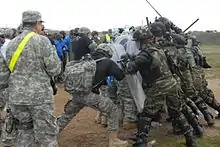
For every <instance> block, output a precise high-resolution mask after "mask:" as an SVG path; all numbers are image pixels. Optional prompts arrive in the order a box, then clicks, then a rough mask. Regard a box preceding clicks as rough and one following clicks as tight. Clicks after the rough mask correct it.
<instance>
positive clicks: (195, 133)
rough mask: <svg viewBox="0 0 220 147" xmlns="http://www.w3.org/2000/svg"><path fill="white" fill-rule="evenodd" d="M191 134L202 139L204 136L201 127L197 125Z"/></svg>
mask: <svg viewBox="0 0 220 147" xmlns="http://www.w3.org/2000/svg"><path fill="white" fill-rule="evenodd" d="M193 133H194V135H196V136H197V137H202V136H203V135H204V131H203V127H202V125H199V124H198V125H197V126H196V127H193Z"/></svg>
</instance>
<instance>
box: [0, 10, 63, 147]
mask: <svg viewBox="0 0 220 147" xmlns="http://www.w3.org/2000/svg"><path fill="white" fill-rule="evenodd" d="M42 22H43V21H42V19H41V14H40V13H39V12H37V11H25V12H23V14H22V23H23V32H22V33H21V34H20V35H18V36H17V37H16V38H14V39H13V40H12V41H11V42H10V43H9V44H8V47H7V52H6V60H5V62H3V61H2V60H1V61H2V62H0V66H1V72H0V81H1V82H2V81H4V82H2V83H1V84H0V90H2V89H3V88H6V87H7V90H8V92H9V93H10V95H9V99H8V104H9V109H10V110H11V115H12V116H13V117H14V119H13V124H14V123H15V125H16V128H17V129H18V136H17V143H18V146H27V147H32V146H36V143H37V142H38V143H39V144H41V145H42V146H53V147H58V142H57V133H58V127H57V124H56V117H55V114H54V108H53V106H54V101H53V90H52V87H51V85H50V77H52V76H55V75H58V74H59V73H60V69H61V66H60V62H59V58H58V56H57V54H56V51H55V49H54V48H53V47H52V45H51V43H50V41H49V40H48V39H47V38H46V37H44V36H41V35H38V34H34V35H33V36H32V37H31V38H30V40H29V41H28V43H27V44H26V46H25V47H24V49H23V51H22V54H21V55H20V57H19V58H18V61H17V63H16V65H15V68H14V69H12V70H11V69H10V71H9V70H8V69H9V68H8V65H9V63H10V61H11V59H12V57H13V54H14V52H15V51H16V49H17V47H18V45H19V44H20V43H21V41H22V40H23V39H24V37H25V36H26V35H27V34H29V33H30V32H36V33H40V32H41V30H42ZM14 120H16V121H14ZM13 124H12V125H13ZM7 127H10V126H7Z"/></svg>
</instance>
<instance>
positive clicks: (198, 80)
mask: <svg viewBox="0 0 220 147" xmlns="http://www.w3.org/2000/svg"><path fill="white" fill-rule="evenodd" d="M193 76H194V81H193V83H194V87H195V89H196V93H197V97H193V98H192V101H193V102H194V103H195V104H196V106H197V107H198V108H199V110H200V111H201V112H202V114H203V116H204V118H205V120H206V121H207V123H208V125H209V126H212V125H214V123H215V122H214V117H213V116H212V114H211V113H210V112H209V110H208V107H207V105H206V103H205V102H204V100H203V98H201V97H202V92H203V90H204V88H203V84H202V75H201V74H200V73H199V72H198V70H195V72H194V74H193Z"/></svg>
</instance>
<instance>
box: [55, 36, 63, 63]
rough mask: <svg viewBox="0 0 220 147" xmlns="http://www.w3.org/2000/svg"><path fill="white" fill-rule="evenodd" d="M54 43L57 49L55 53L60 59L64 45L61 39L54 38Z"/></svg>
mask: <svg viewBox="0 0 220 147" xmlns="http://www.w3.org/2000/svg"><path fill="white" fill-rule="evenodd" d="M54 44H55V47H56V50H57V55H58V56H59V58H60V60H62V59H63V47H64V44H63V41H62V40H56V39H55V40H54Z"/></svg>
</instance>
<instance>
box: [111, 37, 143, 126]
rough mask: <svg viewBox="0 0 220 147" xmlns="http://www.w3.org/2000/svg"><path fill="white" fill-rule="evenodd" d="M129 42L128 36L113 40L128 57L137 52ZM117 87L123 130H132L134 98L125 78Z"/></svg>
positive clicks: (133, 124)
mask: <svg viewBox="0 0 220 147" xmlns="http://www.w3.org/2000/svg"><path fill="white" fill-rule="evenodd" d="M131 41H132V36H131V35H130V34H127V35H121V36H119V37H117V38H116V39H115V43H116V44H120V45H122V46H123V47H124V50H125V51H126V52H127V53H128V54H130V55H131V54H135V53H136V54H137V51H136V49H135V48H134V46H131ZM131 48H132V49H133V50H132V49H131ZM131 50H132V51H131ZM137 50H138V49H137ZM128 51H130V52H128ZM138 52H139V51H138ZM117 86H118V98H119V99H120V100H121V102H122V109H123V128H124V129H125V130H129V129H134V128H136V126H137V108H136V104H135V101H134V98H133V96H132V94H131V91H130V88H129V86H128V82H127V79H126V78H125V79H123V80H122V81H120V82H118V84H117Z"/></svg>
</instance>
